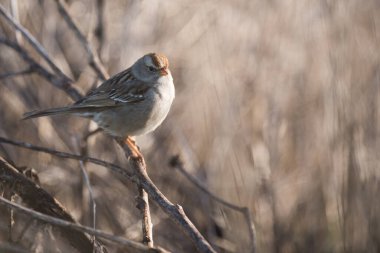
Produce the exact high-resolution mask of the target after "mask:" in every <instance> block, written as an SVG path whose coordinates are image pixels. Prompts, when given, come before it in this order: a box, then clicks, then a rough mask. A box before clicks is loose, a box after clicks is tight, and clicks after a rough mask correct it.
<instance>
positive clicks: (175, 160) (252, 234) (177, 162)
mask: <svg viewBox="0 0 380 253" xmlns="http://www.w3.org/2000/svg"><path fill="white" fill-rule="evenodd" d="M169 164H170V166H171V167H173V168H176V169H177V170H178V171H179V172H181V173H182V175H184V176H185V177H186V178H187V179H188V180H189V181H190V182H191V183H193V184H194V185H195V186H196V187H198V188H199V189H200V190H201V191H202V192H203V193H205V194H207V195H208V196H210V197H211V198H212V199H214V200H215V201H217V202H219V203H220V204H222V205H224V206H226V207H229V208H231V209H233V210H235V211H238V212H240V213H242V214H243V216H244V218H245V219H246V221H247V225H248V232H249V238H250V244H251V245H250V246H251V253H255V252H256V229H255V225H254V223H253V221H252V218H251V214H250V212H249V209H248V207H245V206H244V207H241V206H237V205H234V204H232V203H229V202H227V201H225V200H224V199H222V198H220V197H218V196H216V195H215V194H213V193H212V192H210V191H209V190H208V189H207V188H206V187H205V186H203V185H202V183H201V182H199V180H198V179H196V178H195V177H194V176H192V175H190V173H189V172H187V171H186V169H185V168H184V166H183V162H182V161H181V159H180V157H179V156H178V155H177V156H173V157H172V159H171V160H170V162H169Z"/></svg>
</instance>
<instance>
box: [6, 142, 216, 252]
mask: <svg viewBox="0 0 380 253" xmlns="http://www.w3.org/2000/svg"><path fill="white" fill-rule="evenodd" d="M0 142H1V143H7V144H11V145H15V146H19V147H23V148H27V149H31V150H35V151H38V152H44V153H48V154H51V155H55V156H58V157H61V158H69V159H74V160H79V161H80V160H83V161H86V162H91V163H94V164H97V165H101V166H104V167H106V168H108V169H111V170H112V171H113V172H115V173H118V174H119V175H121V176H123V177H126V178H128V179H130V180H131V181H132V182H134V183H135V184H137V185H141V186H142V187H143V188H144V190H145V191H146V192H147V193H148V194H149V196H150V197H151V198H152V200H153V201H155V202H156V204H157V205H158V206H160V208H161V209H162V210H163V211H164V212H165V213H166V214H168V216H169V217H170V218H171V219H172V220H173V221H174V222H175V223H176V224H178V225H179V226H180V227H181V228H182V229H183V231H184V232H185V233H186V234H187V235H188V236H189V237H190V238H191V239H192V240H193V242H194V244H195V245H196V246H197V248H198V250H199V251H200V252H215V251H214V250H213V249H212V247H211V246H210V244H209V243H208V242H207V241H206V239H205V238H204V237H203V236H202V235H201V233H200V232H199V231H198V230H197V228H196V227H195V226H194V224H193V223H192V222H191V221H190V220H189V218H188V217H187V216H186V214H185V212H184V211H183V209H182V207H181V206H180V205H174V204H173V203H171V202H170V201H169V200H168V199H167V198H166V197H165V195H164V194H162V193H161V192H160V190H159V189H158V188H157V187H156V186H155V185H154V183H153V182H152V180H151V179H150V178H149V177H148V175H147V173H146V171H145V168H146V167H145V161H144V160H139V159H133V158H130V159H129V162H130V165H131V166H132V168H133V169H134V171H135V176H134V175H133V174H132V173H131V172H128V171H126V170H125V169H124V168H122V167H120V166H118V165H115V164H112V163H107V162H105V161H102V160H99V159H96V158H92V157H81V156H79V155H75V154H70V153H65V152H60V151H56V150H54V149H49V148H45V147H39V146H35V145H32V144H29V143H25V142H20V141H13V140H9V139H6V138H4V137H0ZM119 144H120V143H119ZM120 145H121V146H122V148H123V149H124V151H125V153H126V156H127V157H130V154H131V153H130V152H131V151H130V150H129V149H128V147H126V146H124V145H123V144H120Z"/></svg>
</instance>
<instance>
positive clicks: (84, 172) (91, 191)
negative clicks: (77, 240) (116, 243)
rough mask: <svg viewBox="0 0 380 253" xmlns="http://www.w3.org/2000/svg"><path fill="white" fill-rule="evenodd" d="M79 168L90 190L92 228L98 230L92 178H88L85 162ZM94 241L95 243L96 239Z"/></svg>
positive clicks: (80, 163) (81, 162)
mask: <svg viewBox="0 0 380 253" xmlns="http://www.w3.org/2000/svg"><path fill="white" fill-rule="evenodd" d="M79 166H80V168H81V171H82V174H83V179H84V181H85V183H86V187H87V189H88V192H89V195H90V206H91V216H92V224H91V225H92V228H93V229H96V202H95V198H94V192H93V190H92V186H91V182H90V178H89V177H88V173H87V170H86V168H85V165H84V162H83V161H79ZM93 240H94V241H95V240H96V238H95V237H94V238H93Z"/></svg>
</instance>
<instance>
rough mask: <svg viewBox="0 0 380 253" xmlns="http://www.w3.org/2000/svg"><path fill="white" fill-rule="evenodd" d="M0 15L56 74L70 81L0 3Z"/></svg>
mask: <svg viewBox="0 0 380 253" xmlns="http://www.w3.org/2000/svg"><path fill="white" fill-rule="evenodd" d="M0 15H2V16H3V17H4V18H5V19H6V20H7V21H8V23H9V24H10V25H12V26H13V27H14V28H15V29H16V30H17V31H20V32H21V34H22V35H23V36H24V38H25V39H26V40H27V41H28V42H29V43H30V44H31V45H32V47H33V48H34V49H35V50H36V51H37V52H38V53H39V54H40V55H41V56H42V58H43V59H44V60H45V61H46V62H47V63H48V64H49V66H50V67H51V68H52V70H53V71H54V72H55V73H56V74H58V75H59V76H60V77H61V78H62V79H67V80H65V81H66V82H67V83H72V81H71V79H70V78H68V77H67V76H66V75H65V74H64V73H63V72H62V71H61V70H60V69H59V68H58V67H57V65H55V64H54V62H53V61H52V60H51V58H50V56H49V54H48V53H47V52H46V50H45V48H44V47H43V46H42V45H41V44H40V43H39V42H38V40H36V38H34V36H33V35H32V34H30V33H29V31H28V30H27V29H25V28H24V27H23V26H22V25H20V24H19V23H18V22H17V20H15V19H14V18H13V17H12V16H11V15H10V14H9V13H7V11H6V10H5V8H4V7H3V6H2V5H1V4H0Z"/></svg>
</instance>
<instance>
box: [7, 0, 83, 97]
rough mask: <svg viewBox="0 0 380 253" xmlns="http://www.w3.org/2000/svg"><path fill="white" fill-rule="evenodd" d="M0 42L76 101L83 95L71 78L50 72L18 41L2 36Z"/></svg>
mask: <svg viewBox="0 0 380 253" xmlns="http://www.w3.org/2000/svg"><path fill="white" fill-rule="evenodd" d="M0 8H1V5H0ZM0 43H1V44H4V45H6V46H8V47H10V48H12V49H13V50H15V51H16V52H17V53H18V54H19V55H20V56H21V57H22V58H23V59H24V61H26V62H27V63H29V65H30V68H31V69H33V70H34V71H35V72H36V73H37V74H39V75H40V76H42V77H43V78H45V79H46V80H47V81H49V82H50V83H51V84H53V85H54V86H55V87H57V88H59V89H61V90H63V91H65V92H66V93H67V94H68V95H69V96H70V97H71V98H72V99H73V100H75V101H76V100H79V99H80V98H81V97H82V95H81V93H80V92H79V91H78V90H77V89H76V88H74V87H73V85H72V82H71V80H70V79H68V78H65V77H60V76H57V75H54V74H52V73H50V72H49V71H48V70H46V69H45V68H44V67H43V66H42V65H40V64H39V63H37V62H36V61H35V60H34V59H33V58H32V57H31V56H30V55H29V53H28V52H27V51H26V50H25V49H24V48H22V47H20V46H19V45H18V44H17V43H16V42H14V41H11V40H9V39H7V38H4V37H2V36H0Z"/></svg>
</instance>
